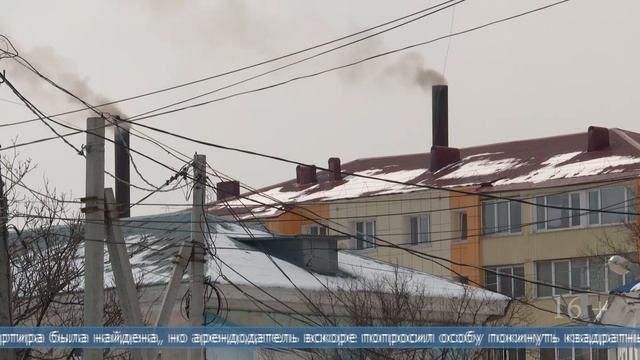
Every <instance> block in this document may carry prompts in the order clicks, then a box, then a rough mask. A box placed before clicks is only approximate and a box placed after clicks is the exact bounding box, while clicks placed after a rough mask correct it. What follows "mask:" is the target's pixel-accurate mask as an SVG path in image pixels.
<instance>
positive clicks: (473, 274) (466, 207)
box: [449, 192, 484, 285]
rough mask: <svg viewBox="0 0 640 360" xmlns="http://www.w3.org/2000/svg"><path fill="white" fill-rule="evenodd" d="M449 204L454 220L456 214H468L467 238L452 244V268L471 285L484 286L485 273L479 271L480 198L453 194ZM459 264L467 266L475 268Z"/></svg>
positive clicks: (454, 241) (459, 239) (480, 263)
mask: <svg viewBox="0 0 640 360" xmlns="http://www.w3.org/2000/svg"><path fill="white" fill-rule="evenodd" d="M449 204H450V207H451V209H452V211H453V214H452V216H451V219H452V220H455V213H460V212H463V213H466V216H467V236H466V238H464V239H462V238H458V239H454V240H453V241H452V242H451V260H452V263H451V268H452V270H453V272H454V275H458V274H460V275H462V276H465V277H467V278H468V279H469V282H470V284H474V285H478V284H483V283H484V279H483V273H482V271H481V270H480V269H479V267H480V266H481V265H482V262H481V248H480V235H481V232H480V231H479V229H480V228H481V227H482V217H481V213H480V197H478V196H476V195H464V194H460V193H456V192H451V193H450V194H449ZM456 227H457V226H453V228H456ZM458 235H459V234H458ZM458 237H460V236H458ZM459 264H467V265H472V266H474V267H471V266H463V265H459ZM460 275H458V276H460Z"/></svg>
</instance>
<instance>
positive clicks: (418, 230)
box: [409, 213, 431, 245]
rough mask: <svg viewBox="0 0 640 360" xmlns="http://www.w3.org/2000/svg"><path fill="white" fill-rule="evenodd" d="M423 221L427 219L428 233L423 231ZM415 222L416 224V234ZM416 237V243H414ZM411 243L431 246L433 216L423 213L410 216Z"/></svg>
mask: <svg viewBox="0 0 640 360" xmlns="http://www.w3.org/2000/svg"><path fill="white" fill-rule="evenodd" d="M421 219H426V221H425V223H426V227H427V229H426V231H422V230H423V229H422V228H421V227H422V226H421V224H422V222H421V221H420V220H421ZM413 221H415V222H416V232H415V234H414V232H413V230H414V228H413ZM421 235H424V239H423V240H421ZM414 237H415V239H416V241H414ZM409 243H410V244H411V245H421V244H422V245H424V244H431V214H429V213H423V214H416V215H412V216H409Z"/></svg>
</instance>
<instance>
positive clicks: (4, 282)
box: [0, 163, 16, 360]
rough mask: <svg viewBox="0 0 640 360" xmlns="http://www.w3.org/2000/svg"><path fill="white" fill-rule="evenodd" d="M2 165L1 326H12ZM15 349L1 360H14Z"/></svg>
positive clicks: (2, 352)
mask: <svg viewBox="0 0 640 360" xmlns="http://www.w3.org/2000/svg"><path fill="white" fill-rule="evenodd" d="M1 164H2V163H0V326H12V325H13V324H12V321H11V267H10V266H9V234H8V231H7V218H8V212H9V210H8V209H7V207H8V205H7V196H6V194H5V192H4V191H5V189H4V179H3V178H2V166H1ZM15 358H16V353H15V351H14V350H13V349H1V350H0V360H14V359H15Z"/></svg>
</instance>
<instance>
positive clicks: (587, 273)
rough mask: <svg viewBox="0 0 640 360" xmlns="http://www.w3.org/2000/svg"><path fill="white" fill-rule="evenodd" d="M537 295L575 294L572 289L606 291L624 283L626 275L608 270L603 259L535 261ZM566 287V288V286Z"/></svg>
mask: <svg viewBox="0 0 640 360" xmlns="http://www.w3.org/2000/svg"><path fill="white" fill-rule="evenodd" d="M536 268H537V269H536V270H537V281H539V282H543V283H546V284H551V285H552V286H548V285H542V284H539V285H538V297H544V296H552V295H566V294H571V293H574V292H573V291H571V290H569V289H576V290H592V291H598V292H607V291H611V290H613V289H615V288H618V287H620V286H622V285H624V284H625V281H626V277H625V276H622V275H618V274H616V273H614V272H613V271H609V269H608V266H605V263H604V262H603V260H601V259H600V258H577V259H568V260H555V261H541V262H538V263H537V264H536ZM562 287H564V288H565V289H563V288H562Z"/></svg>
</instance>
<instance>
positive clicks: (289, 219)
mask: <svg viewBox="0 0 640 360" xmlns="http://www.w3.org/2000/svg"><path fill="white" fill-rule="evenodd" d="M328 217H330V206H329V204H314V205H298V206H295V207H293V208H292V209H291V212H285V213H283V214H282V215H280V216H278V217H276V218H273V219H269V220H268V221H267V226H268V227H269V230H271V231H273V232H277V233H280V234H286V235H297V234H302V233H303V227H304V226H305V225H311V224H316V223H315V222H314V221H313V220H318V221H322V219H326V218H328ZM310 219H313V220H310Z"/></svg>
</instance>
